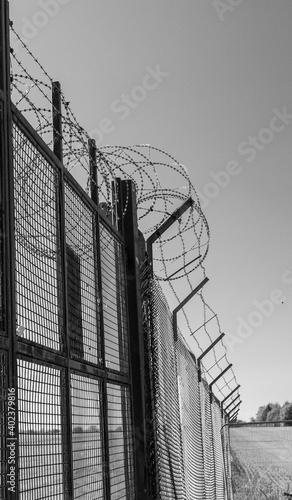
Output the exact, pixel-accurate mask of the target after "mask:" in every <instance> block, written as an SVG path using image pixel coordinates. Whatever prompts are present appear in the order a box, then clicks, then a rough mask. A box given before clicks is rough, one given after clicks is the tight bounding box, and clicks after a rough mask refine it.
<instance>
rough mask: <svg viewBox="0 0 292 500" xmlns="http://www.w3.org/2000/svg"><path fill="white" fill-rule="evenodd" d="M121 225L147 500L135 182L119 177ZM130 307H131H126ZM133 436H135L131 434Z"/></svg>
mask: <svg viewBox="0 0 292 500" xmlns="http://www.w3.org/2000/svg"><path fill="white" fill-rule="evenodd" d="M118 193H119V202H120V203H119V210H118V216H119V219H120V225H121V226H120V227H121V228H123V233H124V239H125V252H126V280H127V281H126V285H127V286H126V293H127V305H128V325H129V346H130V350H129V354H130V369H131V380H132V383H131V394H132V405H131V411H132V421H133V428H134V429H135V430H136V438H137V436H139V445H138V446H135V450H134V474H135V476H134V479H135V491H136V497H137V498H138V497H139V499H141V500H147V499H148V477H147V467H146V464H147V444H146V408H145V388H144V380H145V374H144V373H145V366H144V362H145V361H144V360H145V353H144V336H143V325H142V301H141V285H140V262H139V235H138V217H137V204H136V191H135V185H134V183H133V182H132V181H129V180H123V181H120V180H119V184H118ZM129 306H130V307H131V310H129ZM133 438H134V439H135V436H133Z"/></svg>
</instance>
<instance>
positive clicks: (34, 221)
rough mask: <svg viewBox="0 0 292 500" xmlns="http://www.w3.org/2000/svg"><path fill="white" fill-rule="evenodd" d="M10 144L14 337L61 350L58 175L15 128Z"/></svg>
mask: <svg viewBox="0 0 292 500" xmlns="http://www.w3.org/2000/svg"><path fill="white" fill-rule="evenodd" d="M13 141H14V199H15V204H14V207H15V245H16V305H17V334H18V336H19V337H22V338H24V339H26V340H29V341H31V342H33V343H35V344H40V345H42V346H45V347H47V348H50V349H54V350H57V351H60V350H61V348H62V344H63V339H62V335H63V324H62V318H63V314H62V307H63V305H62V300H61V296H62V294H61V293H60V290H62V281H61V276H60V273H58V266H57V257H56V256H57V255H60V235H59V231H58V217H59V214H58V212H57V206H58V191H57V185H58V171H57V169H56V168H54V167H53V166H52V165H51V164H50V163H49V162H48V161H47V160H46V159H45V158H44V157H43V155H42V154H41V153H40V152H39V151H38V149H37V148H36V146H35V145H33V144H32V143H31V141H29V140H28V139H27V137H26V136H25V135H24V133H23V132H22V131H21V130H20V129H19V127H18V126H17V125H15V124H14V126H13Z"/></svg>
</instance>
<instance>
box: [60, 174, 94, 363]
mask: <svg viewBox="0 0 292 500" xmlns="http://www.w3.org/2000/svg"><path fill="white" fill-rule="evenodd" d="M65 232H66V260H67V286H68V322H69V339H70V355H71V356H72V357H73V358H74V359H80V360H85V361H88V362H90V363H94V364H98V365H100V364H101V345H100V331H99V330H100V318H99V302H100V297H99V295H98V286H97V280H98V274H97V265H96V238H95V234H96V225H95V217H94V214H93V213H92V211H91V210H90V209H89V208H88V207H87V206H86V205H85V203H84V202H83V201H82V199H81V198H80V195H78V193H76V191H75V190H74V189H73V188H72V187H71V186H70V185H69V184H68V182H66V180H65Z"/></svg>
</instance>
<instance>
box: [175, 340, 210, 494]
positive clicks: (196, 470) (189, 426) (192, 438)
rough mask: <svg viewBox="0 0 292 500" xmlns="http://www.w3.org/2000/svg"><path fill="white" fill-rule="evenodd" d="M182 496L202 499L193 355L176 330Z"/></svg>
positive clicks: (199, 433) (201, 444)
mask: <svg viewBox="0 0 292 500" xmlns="http://www.w3.org/2000/svg"><path fill="white" fill-rule="evenodd" d="M176 353H177V354H176V355H177V373H178V382H179V395H180V411H181V426H182V441H183V454H184V468H185V481H186V495H187V498H188V499H190V500H204V499H205V480H204V461H203V443H202V425H201V404H200V387H199V382H198V372H197V367H196V363H195V360H194V357H193V355H192V354H191V352H190V351H189V348H188V346H187V345H186V343H185V341H184V340H183V338H182V336H181V335H180V333H179V334H178V340H177V342H176Z"/></svg>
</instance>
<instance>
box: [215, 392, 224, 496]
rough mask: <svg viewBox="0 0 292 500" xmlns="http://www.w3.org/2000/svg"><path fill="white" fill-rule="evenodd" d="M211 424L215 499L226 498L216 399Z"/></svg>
mask: <svg viewBox="0 0 292 500" xmlns="http://www.w3.org/2000/svg"><path fill="white" fill-rule="evenodd" d="M212 424H213V443H214V461H215V485H216V500H225V499H226V488H225V480H224V457H223V447H222V437H221V429H222V425H223V422H222V418H221V409H220V406H219V405H218V403H217V401H216V400H214V398H213V402H212Z"/></svg>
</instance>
